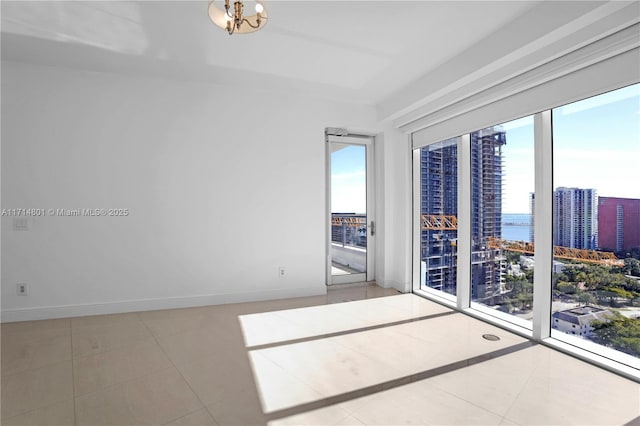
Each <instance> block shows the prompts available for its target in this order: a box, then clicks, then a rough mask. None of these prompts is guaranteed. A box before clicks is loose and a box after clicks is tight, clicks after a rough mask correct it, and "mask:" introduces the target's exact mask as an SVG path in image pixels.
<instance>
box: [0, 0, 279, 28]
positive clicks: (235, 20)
mask: <svg viewBox="0 0 640 426" xmlns="http://www.w3.org/2000/svg"><path fill="white" fill-rule="evenodd" d="M0 1H1V0H0ZM244 6H245V5H244V1H243V0H224V1H223V0H210V1H209V8H208V13H209V18H210V19H211V21H212V22H213V23H214V24H216V25H217V26H218V27H220V28H222V29H223V30H225V31H226V32H228V33H229V35H231V34H247V33H252V32H254V31H258V30H259V29H261V28H263V27H264V26H265V25H266V23H267V19H268V13H267V7H265V5H264V4H262V1H261V0H254V2H253V6H254V7H255V11H256V13H255V15H245V14H244ZM249 10H251V9H249Z"/></svg>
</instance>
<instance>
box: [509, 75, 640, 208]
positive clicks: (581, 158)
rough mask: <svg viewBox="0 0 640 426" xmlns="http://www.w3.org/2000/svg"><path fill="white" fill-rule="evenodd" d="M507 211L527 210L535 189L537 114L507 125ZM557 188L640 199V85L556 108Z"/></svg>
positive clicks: (554, 180)
mask: <svg viewBox="0 0 640 426" xmlns="http://www.w3.org/2000/svg"><path fill="white" fill-rule="evenodd" d="M503 128H504V129H505V130H506V131H507V144H506V145H505V146H504V149H503V156H504V178H503V183H504V194H503V211H504V212H505V213H528V212H529V193H530V192H532V191H533V190H534V169H533V155H534V154H533V117H532V116H530V117H525V118H522V119H519V120H515V121H512V122H509V123H506V124H504V125H503ZM553 132H554V133H553V152H554V156H553V171H554V178H553V186H554V188H557V187H559V186H566V187H578V188H595V189H596V190H597V193H598V195H599V196H604V197H625V198H640V84H636V85H633V86H629V87H626V88H623V89H620V90H615V91H613V92H609V93H605V94H603V95H599V96H595V97H592V98H589V99H585V100H582V101H579V102H574V103H572V104H568V105H565V106H563V107H559V108H556V109H554V110H553Z"/></svg>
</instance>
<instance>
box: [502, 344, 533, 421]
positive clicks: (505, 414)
mask: <svg viewBox="0 0 640 426" xmlns="http://www.w3.org/2000/svg"><path fill="white" fill-rule="evenodd" d="M532 341H533V340H532ZM536 369H537V366H536V367H534V368H532V369H531V371H530V372H529V374H528V377H527V380H525V381H524V383H523V384H522V387H521V388H520V391H518V394H517V395H516V396H515V397H514V398H513V402H512V403H511V404H509V408H507V410H506V411H505V413H504V415H503V417H504V418H505V419H506V420H507V421H510V422H512V423H515V424H520V423H518V422H517V421H515V420H513V419H511V418H509V417H508V416H509V413H511V410H512V409H513V407H514V406H515V405H516V402H518V398H520V395H522V392H524V390H525V388H526V387H527V385H528V384H529V382H530V381H531V380H532V378H533V376H534V374H535V372H536Z"/></svg>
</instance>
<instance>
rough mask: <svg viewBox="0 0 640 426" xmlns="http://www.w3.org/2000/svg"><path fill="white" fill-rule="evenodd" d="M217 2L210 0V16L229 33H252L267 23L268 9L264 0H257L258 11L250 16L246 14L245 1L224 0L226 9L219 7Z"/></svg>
mask: <svg viewBox="0 0 640 426" xmlns="http://www.w3.org/2000/svg"><path fill="white" fill-rule="evenodd" d="M215 3H216V0H211V1H210V2H209V18H210V19H211V21H212V22H213V23H214V24H216V25H217V26H219V27H220V28H222V29H225V30H227V32H228V33H229V35H231V34H234V33H239V34H245V33H252V32H254V31H258V30H259V29H260V28H262V27H264V26H265V25H266V24H267V10H266V9H265V7H264V4H263V2H262V1H258V0H256V1H255V3H256V7H255V12H256V13H255V15H249V16H246V15H245V14H244V13H245V11H244V3H243V2H242V1H241V0H236V1H235V2H233V3H231V2H230V1H229V0H224V9H222V8H219V7H218V5H217V4H215ZM218 3H221V1H218Z"/></svg>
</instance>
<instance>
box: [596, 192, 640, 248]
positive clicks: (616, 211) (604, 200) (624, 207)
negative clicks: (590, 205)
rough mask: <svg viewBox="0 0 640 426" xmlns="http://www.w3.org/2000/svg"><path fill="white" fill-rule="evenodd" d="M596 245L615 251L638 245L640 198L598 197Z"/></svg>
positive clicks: (639, 245)
mask: <svg viewBox="0 0 640 426" xmlns="http://www.w3.org/2000/svg"><path fill="white" fill-rule="evenodd" d="M598 247H599V248H601V249H609V250H616V251H618V250H630V249H632V248H634V247H640V199H635V198H614V197H599V198H598Z"/></svg>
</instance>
